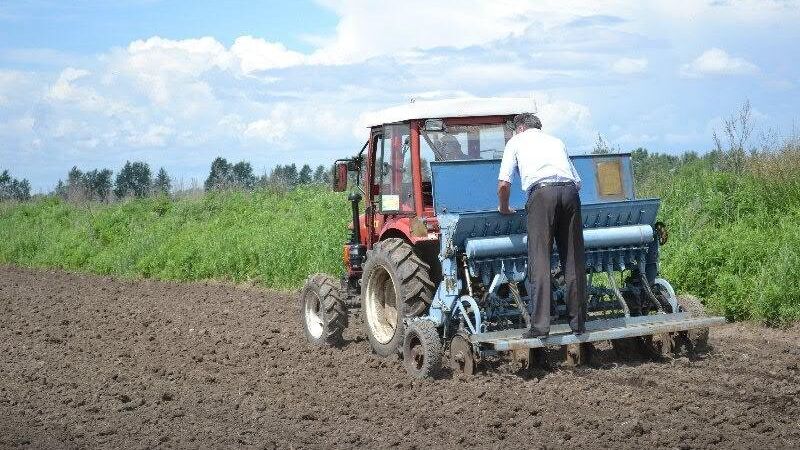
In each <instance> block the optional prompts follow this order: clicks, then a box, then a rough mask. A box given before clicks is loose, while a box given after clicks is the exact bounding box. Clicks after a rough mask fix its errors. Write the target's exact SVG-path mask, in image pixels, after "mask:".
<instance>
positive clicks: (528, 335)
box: [522, 328, 550, 339]
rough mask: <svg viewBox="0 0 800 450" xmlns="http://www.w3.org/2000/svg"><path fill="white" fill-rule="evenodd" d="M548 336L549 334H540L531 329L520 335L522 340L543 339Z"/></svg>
mask: <svg viewBox="0 0 800 450" xmlns="http://www.w3.org/2000/svg"><path fill="white" fill-rule="evenodd" d="M549 335H550V332H547V333H542V332H540V331H537V330H534V329H532V328H528V329H527V330H526V331H525V332H524V333H522V338H523V339H533V338H539V339H544V338H546V337H547V336H549Z"/></svg>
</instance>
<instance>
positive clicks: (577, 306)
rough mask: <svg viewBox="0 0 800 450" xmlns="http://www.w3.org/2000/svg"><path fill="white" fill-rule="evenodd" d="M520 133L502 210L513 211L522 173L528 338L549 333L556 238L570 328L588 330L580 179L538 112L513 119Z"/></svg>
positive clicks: (512, 146) (508, 159)
mask: <svg viewBox="0 0 800 450" xmlns="http://www.w3.org/2000/svg"><path fill="white" fill-rule="evenodd" d="M514 131H515V135H514V137H512V138H511V139H509V141H508V143H507V144H506V148H505V152H504V153H503V162H502V163H501V164H500V175H499V176H498V180H499V182H498V185H497V197H498V199H499V201H500V206H499V207H498V210H499V211H500V213H501V214H513V213H514V212H515V211H514V210H512V209H511V208H509V205H508V198H509V196H510V194H511V177H512V175H513V173H514V171H517V172H518V173H519V175H520V181H521V182H522V190H523V191H525V192H527V194H528V201H527V202H526V203H525V211H526V212H527V220H528V293H529V294H530V297H531V302H530V306H529V312H530V315H531V328H530V329H529V330H528V331H527V332H526V333H525V334H524V337H526V338H533V337H546V336H547V335H548V334H549V333H550V296H551V288H550V281H551V279H550V276H551V275H550V255H551V254H552V252H553V238H555V240H556V245H557V247H558V255H559V259H560V260H561V269H562V271H563V273H564V279H565V281H566V289H567V292H566V294H567V295H566V301H567V312H568V314H569V326H570V328H572V331H573V332H574V333H576V334H581V333H583V332H584V331H585V330H586V328H585V322H586V266H585V262H584V259H585V255H584V250H583V224H582V221H581V200H580V198H579V197H578V190H579V189H580V188H581V179H580V177H579V176H578V173H577V172H576V171H575V167H574V166H573V165H572V162H571V161H570V159H569V156H568V155H567V149H566V147H565V146H564V143H563V142H562V141H561V139H558V138H556V137H554V136H550V135H548V134H546V133H544V132H542V122H541V121H540V120H539V118H538V117H536V116H535V115H534V114H529V113H525V114H519V115H517V116H515V117H514Z"/></svg>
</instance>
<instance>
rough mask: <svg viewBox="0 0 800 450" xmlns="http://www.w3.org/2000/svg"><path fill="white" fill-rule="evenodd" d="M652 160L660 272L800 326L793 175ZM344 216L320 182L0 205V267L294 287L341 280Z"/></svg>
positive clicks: (747, 314)
mask: <svg viewBox="0 0 800 450" xmlns="http://www.w3.org/2000/svg"><path fill="white" fill-rule="evenodd" d="M649 158H653V159H651V160H646V161H645V162H647V163H648V164H649V166H648V164H643V165H642V166H641V167H642V170H641V172H642V173H640V174H637V180H640V181H639V182H638V183H637V186H638V188H639V191H640V192H639V193H640V196H648V195H651V196H659V197H661V198H662V209H661V212H660V219H661V220H664V221H665V222H666V223H667V225H668V228H669V230H670V240H669V242H668V243H667V245H665V246H664V247H663V248H662V253H661V269H662V275H663V276H664V277H665V278H667V279H668V280H669V281H670V282H671V283H672V284H673V285H674V286H675V287H676V289H677V290H678V291H679V292H686V293H692V294H695V295H698V296H700V297H702V298H704V299H705V301H706V305H707V306H709V307H711V308H712V309H714V310H716V311H718V312H721V313H723V314H725V315H726V316H727V317H728V318H729V319H733V320H747V319H757V320H761V321H764V322H766V323H769V324H774V325H778V324H782V323H787V322H791V321H796V320H800V251H798V249H800V226H798V224H800V170H795V171H791V170H789V171H785V172H786V173H788V174H789V175H788V176H782V177H780V178H774V177H764V176H763V175H760V176H759V175H755V174H754V172H752V173H751V172H745V173H743V174H738V175H734V174H733V173H730V172H726V171H720V170H713V169H712V165H713V162H712V161H709V160H708V159H702V158H701V159H692V160H688V161H683V162H676V161H666V160H664V161H662V160H660V159H658V158H657V157H654V156H652V155H651V156H650V157H649ZM662 159H663V158H662ZM784 166H785V164H784V165H776V166H775V167H781V168H784ZM349 217H350V213H349V207H348V203H347V201H346V198H345V196H344V195H342V194H336V193H332V192H330V191H328V190H327V189H324V188H303V189H297V190H295V191H291V192H273V191H256V192H249V193H248V192H218V193H210V194H207V195H204V196H202V197H200V198H195V199H183V200H176V201H173V200H170V199H168V198H166V197H161V198H149V199H142V200H133V201H128V202H124V203H118V204H112V205H97V204H94V205H90V206H75V205H71V204H67V203H64V202H62V201H60V200H57V199H52V198H48V199H40V200H36V201H33V202H28V203H22V204H0V261H1V262H6V263H14V264H20V265H25V266H37V267H61V268H65V269H72V270H82V271H89V272H95V273H101V274H114V275H122V276H143V277H152V278H158V279H167V280H200V279H224V280H231V281H234V282H246V281H255V282H258V283H260V284H262V285H264V286H267V287H272V288H297V287H299V286H300V285H301V284H302V282H303V280H304V279H305V277H306V276H307V275H308V274H310V273H313V272H329V273H341V271H342V264H341V260H340V255H341V245H342V242H344V241H345V239H347V237H348V234H349V232H348V229H347V224H348V218H349Z"/></svg>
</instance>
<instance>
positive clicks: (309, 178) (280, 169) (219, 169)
mask: <svg viewBox="0 0 800 450" xmlns="http://www.w3.org/2000/svg"><path fill="white" fill-rule="evenodd" d="M331 177H332V174H331V171H330V170H327V169H326V168H325V166H323V165H319V166H317V168H316V169H312V168H311V166H309V165H308V164H304V165H303V166H302V167H301V168H300V169H299V170H298V169H297V165H296V164H294V163H292V164H287V165H280V164H278V165H277V166H275V167H273V168H272V171H271V172H270V173H269V174H267V173H264V174H263V175H261V176H260V177H257V176H255V174H253V168H252V167H251V166H250V163H249V162H246V161H240V162H238V163H236V164H231V163H229V162H228V161H227V160H226V159H225V158H222V157H218V158H217V159H215V160H214V161H213V162H212V163H211V171H210V172H209V174H208V178H206V181H205V183H204V188H205V190H206V191H214V190H224V189H231V188H234V189H254V188H256V187H278V188H293V187H295V186H298V185H309V184H330V183H331V181H332V178H331Z"/></svg>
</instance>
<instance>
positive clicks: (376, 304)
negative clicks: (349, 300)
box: [361, 238, 433, 357]
mask: <svg viewBox="0 0 800 450" xmlns="http://www.w3.org/2000/svg"><path fill="white" fill-rule="evenodd" d="M429 271H430V267H429V266H428V265H427V264H425V263H424V262H422V260H421V259H420V258H419V257H418V256H417V255H416V254H415V253H414V250H413V249H412V248H411V246H410V245H409V244H407V243H406V242H405V241H404V240H402V239H397V238H391V239H386V240H385V241H381V242H378V243H377V244H375V246H374V247H373V248H372V250H369V251H368V252H367V258H366V262H365V263H364V272H363V276H362V279H361V314H362V317H363V319H364V324H365V326H366V332H367V337H368V338H369V343H370V346H371V347H372V350H373V351H374V352H375V353H376V354H378V355H380V356H384V357H385V356H391V355H395V354H397V353H398V351H399V350H400V347H401V346H402V344H403V338H404V335H405V329H404V325H403V319H405V318H407V317H416V316H420V315H422V314H424V313H425V311H426V310H427V307H428V305H429V304H430V303H431V299H432V298H433V283H432V282H431V279H430V275H429Z"/></svg>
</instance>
